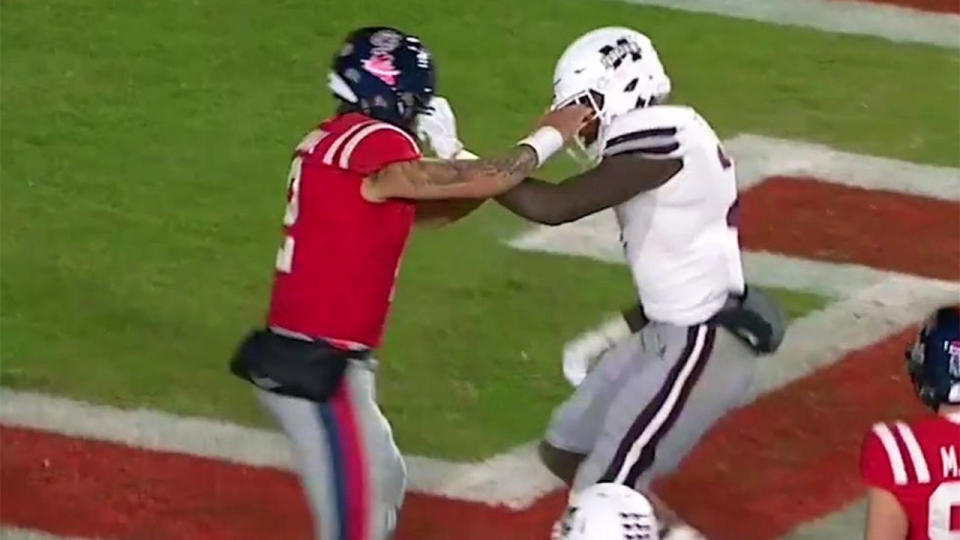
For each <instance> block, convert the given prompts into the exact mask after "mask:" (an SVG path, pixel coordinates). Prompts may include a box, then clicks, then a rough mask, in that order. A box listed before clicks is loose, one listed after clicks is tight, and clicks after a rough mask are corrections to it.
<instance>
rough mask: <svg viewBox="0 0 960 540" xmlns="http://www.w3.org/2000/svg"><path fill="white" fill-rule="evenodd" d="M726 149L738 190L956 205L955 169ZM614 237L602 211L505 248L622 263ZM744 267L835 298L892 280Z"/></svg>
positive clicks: (808, 267)
mask: <svg viewBox="0 0 960 540" xmlns="http://www.w3.org/2000/svg"><path fill="white" fill-rule="evenodd" d="M724 144H725V146H726V147H727V149H728V151H729V152H730V153H731V155H733V157H734V159H735V160H736V163H737V177H738V183H739V187H740V189H741V190H746V189H748V188H750V187H752V186H755V185H757V184H758V183H760V182H761V181H762V180H763V179H765V178H768V177H770V176H774V175H801V176H812V177H815V178H821V179H825V180H829V181H831V182H833V183H837V184H842V185H848V186H853V187H859V188H864V189H882V190H889V191H896V192H901V193H909V194H913V195H919V196H925V197H932V198H938V199H943V200H951V201H960V169H957V168H953V167H935V166H931V165H919V164H916V163H909V162H906V161H900V160H895V159H888V158H880V157H873V156H861V155H857V154H850V153H847V152H840V151H837V150H833V149H831V148H828V147H826V146H823V145H819V144H812V143H804V142H795V141H787V140H782V139H774V138H769V137H761V136H758V135H738V136H736V137H733V138H732V139H729V140H727V141H725V142H724ZM618 238H619V227H618V225H617V220H616V217H615V216H614V213H613V211H612V210H605V211H603V212H598V213H596V214H594V215H592V216H588V217H586V218H583V219H581V220H578V221H575V222H573V223H568V224H565V225H561V226H559V227H548V226H537V227H534V228H532V229H531V230H529V231H528V232H525V233H523V234H521V235H520V236H518V237H517V238H515V239H513V240H512V241H511V242H510V245H511V246H513V247H515V248H518V249H526V250H532V251H544V252H548V253H558V254H566V255H578V256H583V257H591V258H594V259H599V260H601V261H606V262H613V263H623V262H624V258H623V248H622V246H621V245H620V242H619V241H618ZM743 266H744V271H745V272H746V277H747V279H748V280H750V281H751V282H754V283H758V284H760V285H765V286H771V287H788V288H791V289H795V290H805V291H811V292H818V293H821V294H826V295H828V296H834V297H836V296H841V295H843V294H844V293H845V292H846V291H850V290H853V289H856V288H860V287H862V286H865V285H873V284H875V283H878V282H880V281H882V280H883V279H884V278H886V277H889V276H893V275H897V274H895V273H891V272H886V271H883V270H874V269H872V268H868V267H865V266H859V265H853V264H833V263H823V262H818V261H811V260H808V259H798V258H793V259H784V257H782V256H780V255H774V254H770V253H765V252H753V253H745V254H744V256H743Z"/></svg>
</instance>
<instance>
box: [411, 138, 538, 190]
mask: <svg viewBox="0 0 960 540" xmlns="http://www.w3.org/2000/svg"><path fill="white" fill-rule="evenodd" d="M536 168H537V155H536V154H535V153H534V151H533V150H532V149H531V148H530V147H529V146H518V147H516V148H514V149H513V150H511V151H509V152H508V153H506V154H504V155H501V156H496V157H491V158H481V159H475V160H462V159H460V160H453V161H446V162H432V163H431V167H430V168H429V169H428V170H426V171H424V172H427V173H428V174H423V175H416V176H415V177H413V178H411V179H410V180H411V181H413V182H421V183H423V184H427V185H434V186H445V185H451V184H463V183H466V182H473V181H476V180H478V179H482V178H490V179H492V180H495V181H497V182H498V183H504V184H510V183H515V182H516V181H517V180H518V179H522V178H524V177H526V176H527V175H528V174H530V173H531V172H533V171H534V170H535V169H536Z"/></svg>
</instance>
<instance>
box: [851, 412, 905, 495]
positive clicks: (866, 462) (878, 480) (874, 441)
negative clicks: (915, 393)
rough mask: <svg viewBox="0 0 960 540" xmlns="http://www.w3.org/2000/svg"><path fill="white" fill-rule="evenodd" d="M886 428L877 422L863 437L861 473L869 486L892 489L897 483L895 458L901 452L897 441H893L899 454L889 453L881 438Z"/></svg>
mask: <svg viewBox="0 0 960 540" xmlns="http://www.w3.org/2000/svg"><path fill="white" fill-rule="evenodd" d="M885 428H886V426H884V425H883V424H877V425H875V426H874V427H873V429H871V430H870V431H868V432H867V435H866V436H865V437H864V438H863V444H862V445H861V446H860V475H861V476H862V477H863V481H864V483H865V484H867V485H868V486H872V487H878V488H881V489H885V490H888V491H892V490H893V489H894V487H895V486H896V484H897V483H896V482H895V480H894V466H895V464H894V459H895V457H896V458H899V457H900V454H899V450H896V441H893V444H894V448H895V451H896V454H897V455H896V456H895V457H894V456H890V455H889V454H888V452H887V447H886V445H885V444H884V442H883V440H882V439H881V434H882V433H884V429H885ZM887 433H889V430H887ZM901 467H902V464H901Z"/></svg>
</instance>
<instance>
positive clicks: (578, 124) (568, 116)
mask: <svg viewBox="0 0 960 540" xmlns="http://www.w3.org/2000/svg"><path fill="white" fill-rule="evenodd" d="M593 118H594V112H593V109H592V108H590V107H588V106H586V105H570V106H568V107H563V108H562V109H557V110H555V111H550V112H548V113H547V114H545V115H544V116H543V118H541V119H540V124H539V127H548V126H549V127H552V128H554V129H556V130H557V131H559V132H560V135H561V136H563V140H564V142H567V141H569V140H570V139H572V138H573V137H574V136H575V135H576V134H577V133H578V132H579V131H580V130H581V129H582V128H583V126H585V125H587V123H588V122H590V121H591V120H593Z"/></svg>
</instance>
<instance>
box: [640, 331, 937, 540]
mask: <svg viewBox="0 0 960 540" xmlns="http://www.w3.org/2000/svg"><path fill="white" fill-rule="evenodd" d="M914 332H915V330H914V329H909V330H905V331H904V332H901V333H899V334H897V335H894V336H892V337H889V338H887V339H885V340H883V341H881V342H879V343H876V344H874V345H872V346H870V347H867V348H865V349H862V350H860V351H857V352H854V353H851V354H849V355H847V356H845V357H844V358H843V359H842V360H841V361H839V362H838V363H836V364H834V365H832V366H830V367H827V368H825V369H823V370H820V371H818V372H816V373H815V374H814V375H812V376H808V377H805V378H803V379H800V380H797V381H795V382H793V383H791V384H789V385H787V386H786V387H784V388H782V389H780V390H778V391H776V392H773V393H771V394H767V395H765V396H763V397H761V398H760V399H758V400H757V401H755V402H754V403H752V404H751V405H750V406H748V407H746V408H743V409H740V410H738V411H735V412H734V413H732V414H730V415H728V416H727V417H726V418H724V419H723V420H722V421H721V422H720V423H719V424H718V425H717V426H715V427H714V429H713V430H711V432H710V433H709V434H708V436H707V437H706V438H705V439H704V440H703V441H701V443H700V444H699V445H698V447H697V448H696V449H695V451H694V452H693V453H692V454H691V455H690V456H689V457H688V459H687V460H686V461H685V462H684V464H683V465H682V466H681V467H680V469H679V471H680V472H679V474H677V475H675V476H673V477H671V478H669V479H668V480H666V481H665V482H663V483H662V484H661V485H659V486H658V492H659V493H660V494H661V496H662V497H663V498H664V499H665V500H666V501H667V502H668V503H670V504H671V506H673V507H674V508H675V510H677V511H678V512H679V513H680V514H681V515H683V516H684V517H685V518H687V519H689V520H690V521H691V522H692V523H694V524H696V525H699V526H701V527H702V528H703V529H704V530H705V531H709V532H710V533H711V534H712V536H711V538H716V540H765V539H769V538H776V537H778V536H780V535H782V534H784V533H786V532H788V531H789V530H791V529H792V528H793V527H795V526H796V525H798V524H800V523H803V522H805V521H808V520H810V519H813V518H816V517H819V516H822V515H824V514H826V513H828V512H831V511H834V510H838V509H839V508H840V507H841V506H842V505H843V504H845V503H849V502H852V501H854V500H855V499H856V498H858V497H859V496H860V495H862V493H863V487H862V486H861V483H860V480H859V473H858V461H857V459H858V456H859V450H860V443H861V441H862V437H863V436H864V434H865V433H866V432H867V430H868V429H869V427H870V426H871V425H872V424H873V423H874V422H876V421H880V420H891V419H895V418H906V419H909V418H913V417H916V416H917V415H920V414H924V412H925V411H926V410H925V409H924V408H923V407H922V406H921V405H920V403H919V401H918V400H917V399H916V397H915V396H914V394H913V391H912V387H911V385H910V382H909V379H908V377H907V375H906V368H905V366H904V361H903V351H904V349H905V347H906V344H907V342H908V341H909V340H910V339H912V337H913V336H914V335H915V334H914Z"/></svg>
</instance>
